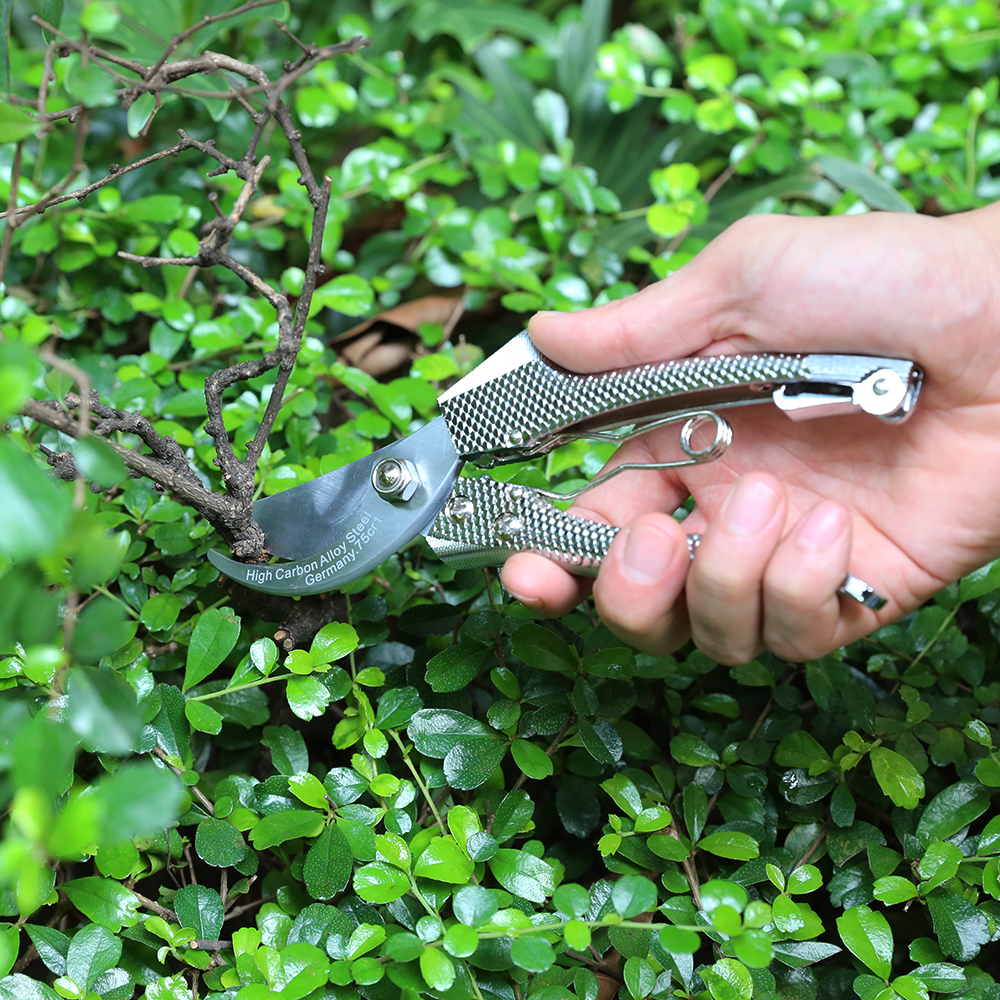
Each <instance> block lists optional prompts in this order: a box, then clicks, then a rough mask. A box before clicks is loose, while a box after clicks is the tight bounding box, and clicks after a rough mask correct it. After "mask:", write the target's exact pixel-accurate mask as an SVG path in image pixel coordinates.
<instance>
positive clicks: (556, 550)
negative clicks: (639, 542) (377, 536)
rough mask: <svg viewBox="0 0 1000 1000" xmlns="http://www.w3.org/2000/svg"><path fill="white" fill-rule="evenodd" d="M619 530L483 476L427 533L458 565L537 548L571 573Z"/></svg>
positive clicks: (592, 565) (862, 595)
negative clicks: (570, 512) (568, 512)
mask: <svg viewBox="0 0 1000 1000" xmlns="http://www.w3.org/2000/svg"><path fill="white" fill-rule="evenodd" d="M618 530H619V529H618V528H617V527H614V526H613V525H609V524H600V523H598V522H597V521H588V520H587V519H586V518H583V517H575V516H574V515H572V514H567V513H565V512H564V511H561V510H560V509H559V508H558V507H555V506H553V505H552V504H551V503H549V502H548V501H547V500H545V499H544V498H543V497H541V496H539V495H538V494H537V493H536V492H535V491H534V490H533V489H531V487H530V486H520V485H516V484H511V483H500V482H497V481H496V480H495V479H491V478H490V477H489V476H482V477H480V478H479V479H460V480H459V481H458V484H457V485H456V487H455V489H454V490H453V491H452V494H451V496H450V497H449V498H448V500H447V502H446V503H445V505H444V507H443V508H442V510H441V513H440V514H438V516H437V518H436V519H435V521H434V523H433V524H432V525H431V527H430V528H429V529H428V530H427V531H426V532H425V533H424V534H425V537H426V538H427V543H428V544H429V545H430V547H431V549H432V550H433V551H434V553H435V554H436V555H437V556H439V557H440V558H441V559H442V560H443V561H444V562H446V563H448V564H449V565H452V566H455V567H456V568H458V569H476V568H479V567H483V566H500V565H502V564H503V563H504V562H505V561H506V560H507V558H508V557H509V556H512V555H514V553H515V552H537V553H539V554H540V555H543V556H545V557H546V558H547V559H551V560H552V561H553V562H555V563H558V564H559V565H560V566H562V567H563V568H564V569H566V570H568V571H569V572H570V573H574V574H576V575H578V576H597V571H598V569H600V566H601V560H602V559H603V558H604V556H605V555H606V554H607V551H608V549H609V548H610V546H611V543H612V541H613V540H614V537H615V535H617V534H618ZM700 542H701V536H700V535H688V550H689V552H690V553H691V558H694V553H695V550H696V549H697V548H698V544H699V543H700ZM839 593H841V594H843V595H844V596H845V597H849V598H850V599H851V600H853V601H856V602H857V603H859V604H863V605H864V606H865V607H868V608H872V609H873V610H875V611H878V610H879V609H880V608H882V607H884V606H885V604H886V600H885V598H883V597H880V596H879V595H878V594H876V593H875V591H874V590H872V588H871V587H869V586H868V584H866V583H865V582H864V581H863V580H860V579H858V577H856V576H854V575H853V574H850V573H849V574H848V575H847V578H846V579H845V580H844V583H843V584H842V585H841V587H840V589H839Z"/></svg>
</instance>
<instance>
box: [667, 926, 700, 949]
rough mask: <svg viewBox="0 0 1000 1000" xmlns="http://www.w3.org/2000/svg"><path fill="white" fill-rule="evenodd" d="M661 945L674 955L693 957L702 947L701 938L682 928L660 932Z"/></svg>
mask: <svg viewBox="0 0 1000 1000" xmlns="http://www.w3.org/2000/svg"><path fill="white" fill-rule="evenodd" d="M660 944H662V945H663V947H664V948H666V949H667V951H669V952H670V953H671V954H672V955H693V954H694V953H695V952H696V951H697V950H698V949H699V948H700V947H701V938H700V937H699V936H698V934H696V933H695V932H694V931H688V930H684V929H683V928H681V927H664V928H662V929H661V931H660Z"/></svg>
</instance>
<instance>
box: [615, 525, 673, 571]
mask: <svg viewBox="0 0 1000 1000" xmlns="http://www.w3.org/2000/svg"><path fill="white" fill-rule="evenodd" d="M675 551H676V546H675V544H674V540H673V539H672V538H671V537H670V536H669V535H667V534H665V533H664V532H662V531H661V530H660V529H659V528H657V527H654V526H653V525H652V524H639V525H636V527H634V528H631V529H629V533H628V537H627V538H626V539H625V552H624V555H623V559H622V572H624V574H625V575H626V576H627V577H628V578H629V579H630V580H632V581H633V582H634V583H642V584H650V583H656V582H658V581H659V580H662V579H663V577H664V576H665V575H666V572H667V570H668V569H669V567H670V563H671V560H672V559H673V558H674V553H675Z"/></svg>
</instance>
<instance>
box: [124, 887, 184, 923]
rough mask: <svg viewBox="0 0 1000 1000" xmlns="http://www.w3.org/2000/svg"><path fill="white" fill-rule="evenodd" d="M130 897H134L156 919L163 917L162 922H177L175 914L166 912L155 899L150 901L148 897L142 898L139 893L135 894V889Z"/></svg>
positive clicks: (169, 911)
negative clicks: (153, 914)
mask: <svg viewBox="0 0 1000 1000" xmlns="http://www.w3.org/2000/svg"><path fill="white" fill-rule="evenodd" d="M132 895H133V896H135V898H136V899H138V900H139V902H140V903H141V904H142V905H143V906H145V907H146V909H147V910H152V911H153V912H154V913H155V914H156V915H157V916H158V917H163V919H164V920H171V921H176V920H177V914H176V913H174V911H173V910H168V909H167V908H166V907H165V906H161V905H160V904H159V903H157V902H156V900H155V899H150V898H149V897H148V896H144V895H143V894H142V893H141V892H136V891H135V889H133V890H132Z"/></svg>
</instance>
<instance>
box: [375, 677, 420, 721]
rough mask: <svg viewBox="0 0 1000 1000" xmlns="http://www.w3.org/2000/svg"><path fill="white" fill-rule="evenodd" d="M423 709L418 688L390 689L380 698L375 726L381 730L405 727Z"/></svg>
mask: <svg viewBox="0 0 1000 1000" xmlns="http://www.w3.org/2000/svg"><path fill="white" fill-rule="evenodd" d="M421 708H423V702H422V701H421V700H420V695H419V694H418V692H417V689H416V688H413V687H401V688H390V689H389V690H388V691H385V692H383V693H382V694H381V695H380V696H379V700H378V712H377V714H376V716H375V725H376V726H378V728H379V729H398V728H399V727H400V726H405V725H406V724H407V723H408V722H409V721H410V719H412V718H413V716H414V714H415V713H417V712H418V711H420V709H421Z"/></svg>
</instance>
